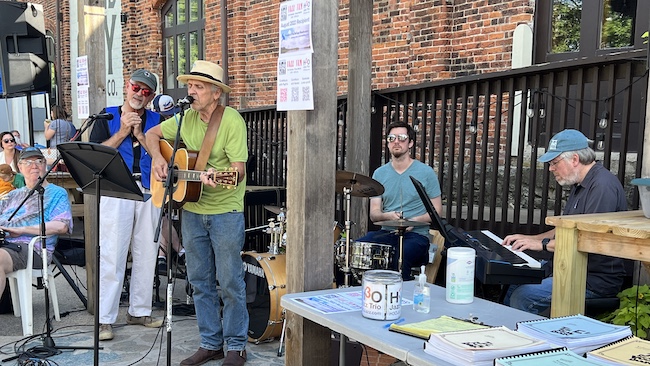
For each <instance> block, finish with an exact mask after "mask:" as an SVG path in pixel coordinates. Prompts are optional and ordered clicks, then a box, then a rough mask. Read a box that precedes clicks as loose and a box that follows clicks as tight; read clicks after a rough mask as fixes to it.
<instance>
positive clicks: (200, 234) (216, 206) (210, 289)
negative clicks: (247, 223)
mask: <svg viewBox="0 0 650 366" xmlns="http://www.w3.org/2000/svg"><path fill="white" fill-rule="evenodd" d="M177 79H178V81H180V82H182V83H185V84H186V85H187V94H188V95H189V96H190V97H192V98H193V101H192V103H191V104H190V109H189V110H188V111H187V112H186V113H185V117H184V120H183V123H182V124H181V130H180V135H181V138H182V139H183V142H184V143H185V145H186V146H187V148H188V149H189V150H196V151H200V150H201V146H202V144H203V139H204V137H205V135H206V131H207V129H208V125H209V123H210V120H211V117H212V114H213V113H215V111H216V113H215V122H217V123H219V120H218V116H219V113H220V112H222V113H223V115H222V117H221V119H220V123H219V124H218V131H217V133H216V139H215V140H214V143H213V145H212V148H211V154H210V157H209V159H208V163H207V167H206V168H207V171H206V172H204V173H202V174H201V182H202V183H203V192H202V194H201V197H200V198H199V200H198V201H197V202H187V203H185V205H184V206H183V211H184V212H183V220H182V222H181V230H182V237H183V242H184V244H185V256H186V263H187V275H188V279H189V281H190V283H191V284H192V286H193V288H194V308H195V310H196V317H197V322H198V326H199V333H200V335H201V343H200V345H199V349H198V350H197V351H196V353H194V354H193V355H192V356H190V357H188V358H186V359H185V360H183V361H182V362H181V365H183V366H191V365H202V364H204V363H206V362H208V361H210V360H218V359H221V358H224V357H225V360H224V362H223V365H225V366H228V365H230V366H232V365H243V364H244V363H245V362H246V351H245V348H246V342H247V341H248V311H247V309H246V285H245V283H244V271H243V265H242V264H243V263H242V258H241V255H240V251H241V250H242V249H243V246H244V214H243V212H244V192H245V190H246V161H247V160H248V146H247V136H246V123H245V122H244V119H243V118H242V116H241V115H240V114H239V112H237V111H236V110H235V109H233V108H230V107H223V106H220V105H219V101H220V97H221V96H222V94H223V93H229V92H230V91H231V89H230V87H228V85H226V84H225V83H224V79H223V69H222V68H221V67H220V66H219V65H217V64H215V63H212V62H209V61H203V60H199V61H196V62H195V63H194V64H193V65H192V69H191V71H190V73H189V74H184V75H179V76H178V77H177ZM177 129H178V125H177V123H176V120H175V119H174V118H170V119H168V120H166V121H164V122H162V123H161V124H160V125H159V126H156V127H154V128H152V129H151V130H149V131H147V136H146V138H147V146H148V147H149V148H150V149H149V153H150V154H151V156H152V158H153V163H152V169H153V174H154V177H155V179H157V180H159V181H164V179H165V178H166V177H167V161H166V160H165V159H164V157H163V156H162V154H161V152H160V146H159V144H160V140H161V139H167V140H173V139H174V137H175V136H176V131H177ZM226 168H232V169H235V170H236V171H237V172H238V174H239V175H238V180H239V182H238V183H239V187H237V189H227V188H225V187H223V186H220V185H217V184H216V183H215V181H214V180H213V179H212V178H211V177H212V176H213V175H214V174H216V173H218V172H219V170H222V169H226ZM217 278H218V279H219V284H220V286H221V295H222V296H221V300H223V303H224V306H223V315H222V314H221V309H220V308H219V306H216V307H215V306H214V304H219V303H220V301H219V300H220V293H219V292H217ZM224 342H225V344H226V345H227V348H224V347H225V346H224Z"/></svg>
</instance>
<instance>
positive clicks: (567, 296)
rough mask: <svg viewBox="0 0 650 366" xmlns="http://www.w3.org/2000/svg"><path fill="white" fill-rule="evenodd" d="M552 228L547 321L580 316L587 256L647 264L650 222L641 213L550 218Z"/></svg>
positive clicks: (649, 244)
mask: <svg viewBox="0 0 650 366" xmlns="http://www.w3.org/2000/svg"><path fill="white" fill-rule="evenodd" d="M546 223H547V224H548V225H553V226H555V255H554V258H553V293H552V301H551V317H553V318H554V317H558V316H566V315H574V314H578V313H581V314H584V311H585V290H586V286H587V284H586V280H587V253H595V254H604V255H609V256H612V257H619V258H627V259H633V260H640V261H650V219H648V218H646V217H645V216H644V215H643V211H623V212H612V213H600V214H584V215H568V216H552V217H547V218H546Z"/></svg>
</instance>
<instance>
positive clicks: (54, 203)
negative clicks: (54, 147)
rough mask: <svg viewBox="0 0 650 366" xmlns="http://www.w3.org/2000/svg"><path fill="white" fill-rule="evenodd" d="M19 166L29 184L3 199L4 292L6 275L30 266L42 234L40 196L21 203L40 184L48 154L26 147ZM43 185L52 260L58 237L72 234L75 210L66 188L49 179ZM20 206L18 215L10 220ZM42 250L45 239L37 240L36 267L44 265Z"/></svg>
mask: <svg viewBox="0 0 650 366" xmlns="http://www.w3.org/2000/svg"><path fill="white" fill-rule="evenodd" d="M18 169H19V170H20V173H22V174H23V176H24V177H25V184H26V186H25V187H22V188H18V189H14V190H13V191H11V192H9V193H8V194H7V196H5V197H4V198H3V199H2V200H0V230H2V232H3V233H4V240H2V241H1V242H0V295H2V293H3V291H4V290H5V283H6V282H7V281H6V274H7V273H9V272H13V271H17V270H19V269H24V268H25V267H26V265H27V255H28V254H29V253H28V252H27V248H28V247H29V242H30V241H31V240H32V239H33V238H34V237H35V236H37V235H40V234H41V229H40V224H41V222H40V218H41V215H39V214H38V213H39V200H40V198H39V195H38V194H32V195H31V196H30V197H29V198H28V199H27V201H26V202H24V205H22V206H21V204H23V200H24V199H25V198H26V197H27V195H28V194H29V193H30V191H31V190H32V189H33V188H34V187H36V184H37V183H38V181H39V179H40V177H42V176H44V175H45V173H46V172H47V169H46V162H45V157H44V156H43V154H42V153H41V150H40V149H38V148H35V147H26V148H25V149H23V151H22V152H21V153H20V157H19V158H18ZM41 186H42V187H43V189H44V193H43V210H44V212H43V216H44V218H45V234H46V235H47V238H46V239H45V245H46V247H47V257H48V262H49V261H51V260H52V253H54V247H55V245H56V242H57V240H58V236H59V235H64V234H72V210H71V208H70V200H69V199H68V193H67V191H66V190H65V189H63V188H61V187H59V186H56V185H54V184H50V183H48V181H47V179H46V180H44V181H43V182H42V184H41ZM19 207H20V209H19V210H18V213H17V214H16V216H14V217H13V218H12V219H11V221H8V219H9V218H10V216H11V215H12V214H13V213H14V211H16V209H18V208H19ZM41 253H42V249H41V242H40V241H37V242H36V243H35V245H34V263H33V266H34V268H35V269H40V268H42V264H43V260H42V259H41V258H42V257H41Z"/></svg>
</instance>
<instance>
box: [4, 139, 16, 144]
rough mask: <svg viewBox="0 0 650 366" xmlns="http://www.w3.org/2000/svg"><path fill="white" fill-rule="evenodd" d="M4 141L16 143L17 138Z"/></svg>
mask: <svg viewBox="0 0 650 366" xmlns="http://www.w3.org/2000/svg"><path fill="white" fill-rule="evenodd" d="M2 141H4V143H5V144H8V143H10V142H13V143H14V144H15V143H16V139H4V140H2Z"/></svg>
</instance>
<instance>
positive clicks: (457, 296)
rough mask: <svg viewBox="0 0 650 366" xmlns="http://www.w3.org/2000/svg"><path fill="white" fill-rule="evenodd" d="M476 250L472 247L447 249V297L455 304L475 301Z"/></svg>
mask: <svg viewBox="0 0 650 366" xmlns="http://www.w3.org/2000/svg"><path fill="white" fill-rule="evenodd" d="M475 260H476V251H475V250H474V249H472V248H465V247H454V248H449V249H447V278H446V282H447V283H446V291H445V297H446V299H447V301H448V302H450V303H453V304H469V303H471V302H473V301H474V263H475Z"/></svg>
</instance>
